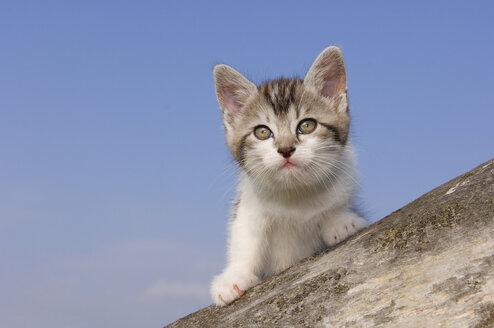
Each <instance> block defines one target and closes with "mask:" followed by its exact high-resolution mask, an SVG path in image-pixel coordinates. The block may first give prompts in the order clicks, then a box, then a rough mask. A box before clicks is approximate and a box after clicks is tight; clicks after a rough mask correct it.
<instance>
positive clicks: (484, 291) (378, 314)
mask: <svg viewBox="0 0 494 328" xmlns="http://www.w3.org/2000/svg"><path fill="white" fill-rule="evenodd" d="M167 327H187V328H190V327H218V328H219V327H462V328H463V327H477V328H480V327H494V159H493V160H490V161H489V162H487V163H484V164H482V165H480V166H479V167H477V168H475V169H474V170H472V171H470V172H468V173H465V174H463V175H461V176H459V177H457V178H455V179H453V180H451V181H449V182H447V183H445V184H444V185H442V186H440V187H438V188H436V189H434V190H432V191H431V192H429V193H427V194H425V195H423V196H422V197H420V198H419V199H417V200H415V201H413V202H412V203H410V204H408V205H407V206H405V207H403V208H401V209H399V210H397V211H395V212H393V213H392V214H390V215H388V216H387V217H385V218H384V219H382V220H380V221H378V222H376V223H374V224H372V225H371V226H369V227H368V228H366V229H364V230H363V231H361V232H359V233H358V234H356V235H354V236H353V237H351V238H350V239H348V240H346V241H345V242H343V243H341V244H339V245H337V246H336V247H333V248H331V249H329V250H327V251H326V252H324V253H322V254H318V255H315V256H312V257H310V258H307V259H305V260H304V261H302V262H301V263H299V264H297V265H294V266H293V267H291V268H289V269H288V270H286V271H284V272H282V273H281V274H279V275H277V276H275V277H272V278H270V279H267V280H265V281H263V282H262V283H261V284H259V285H257V286H255V287H254V288H252V289H251V290H249V291H248V292H247V293H246V294H245V295H244V296H243V297H242V298H241V299H239V300H238V301H236V302H234V303H233V304H231V305H230V306H227V307H223V308H219V307H216V306H209V307H207V308H204V309H202V310H200V311H198V312H195V313H192V314H190V315H188V316H187V317H185V318H182V319H180V320H178V321H176V322H174V323H172V324H170V325H169V326H167Z"/></svg>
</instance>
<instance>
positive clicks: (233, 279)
mask: <svg viewBox="0 0 494 328" xmlns="http://www.w3.org/2000/svg"><path fill="white" fill-rule="evenodd" d="M258 282H259V278H258V277H257V276H255V275H254V274H245V273H241V272H238V271H235V270H227V271H225V272H223V273H222V274H220V275H219V276H216V277H214V279H213V282H212V283H211V296H212V298H213V302H214V304H216V305H218V306H225V305H230V304H231V303H232V302H233V301H235V300H236V299H237V298H239V297H241V296H243V295H244V294H245V291H246V290H247V289H249V288H250V287H252V286H254V285H255V284H257V283H258Z"/></svg>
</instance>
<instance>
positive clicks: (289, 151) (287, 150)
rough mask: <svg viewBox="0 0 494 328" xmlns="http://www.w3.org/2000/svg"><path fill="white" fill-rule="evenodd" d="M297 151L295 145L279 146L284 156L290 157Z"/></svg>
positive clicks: (279, 151)
mask: <svg viewBox="0 0 494 328" xmlns="http://www.w3.org/2000/svg"><path fill="white" fill-rule="evenodd" d="M294 152H295V147H282V148H278V153H280V154H281V156H283V157H284V158H288V157H290V156H292V154H293V153H294Z"/></svg>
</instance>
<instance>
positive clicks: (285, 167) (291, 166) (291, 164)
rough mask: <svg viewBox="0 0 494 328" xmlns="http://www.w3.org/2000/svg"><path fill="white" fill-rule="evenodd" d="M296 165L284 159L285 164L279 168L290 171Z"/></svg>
mask: <svg viewBox="0 0 494 328" xmlns="http://www.w3.org/2000/svg"><path fill="white" fill-rule="evenodd" d="M296 166H297V165H295V164H293V163H292V162H290V160H289V159H286V160H285V163H283V166H282V167H281V168H283V169H291V168H294V167H296Z"/></svg>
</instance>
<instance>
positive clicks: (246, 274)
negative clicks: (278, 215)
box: [211, 208, 266, 306]
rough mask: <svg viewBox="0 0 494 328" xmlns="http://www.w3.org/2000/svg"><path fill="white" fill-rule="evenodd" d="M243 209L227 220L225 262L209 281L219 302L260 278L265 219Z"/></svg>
mask: <svg viewBox="0 0 494 328" xmlns="http://www.w3.org/2000/svg"><path fill="white" fill-rule="evenodd" d="M246 212H247V211H245V210H244V209H242V208H239V209H238V211H237V217H236V218H234V220H233V221H232V222H231V226H230V228H231V236H230V244H229V252H228V265H227V266H226V268H225V269H224V271H223V272H222V273H221V274H220V275H218V276H216V277H214V279H213V281H212V284H211V296H212V298H213V301H214V303H215V304H216V305H219V306H224V305H228V304H230V303H232V302H233V301H234V300H235V299H237V298H239V297H241V296H242V295H243V294H244V293H245V291H246V290H247V289H249V288H250V287H252V286H254V285H256V284H257V283H258V282H259V281H260V274H261V271H262V268H263V261H264V254H263V250H264V249H266V245H265V243H266V240H265V232H264V223H265V222H263V221H261V220H258V219H259V217H256V218H255V217H252V210H251V211H250V213H249V215H248V214H247V213H246ZM256 219H257V220H256ZM256 221H257V222H256Z"/></svg>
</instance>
